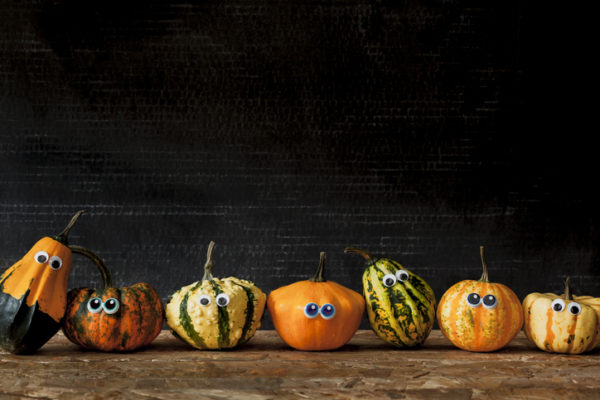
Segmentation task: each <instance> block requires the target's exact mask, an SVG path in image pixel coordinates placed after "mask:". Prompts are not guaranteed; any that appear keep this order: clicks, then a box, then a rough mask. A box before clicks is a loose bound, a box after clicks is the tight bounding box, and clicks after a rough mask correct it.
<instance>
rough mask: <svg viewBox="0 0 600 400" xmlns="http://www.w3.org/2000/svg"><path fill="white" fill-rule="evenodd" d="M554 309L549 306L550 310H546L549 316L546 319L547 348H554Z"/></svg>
mask: <svg viewBox="0 0 600 400" xmlns="http://www.w3.org/2000/svg"><path fill="white" fill-rule="evenodd" d="M553 314H554V311H553V310H552V308H548V311H547V312H546V316H547V317H548V319H547V320H546V342H545V344H546V348H547V349H548V350H550V351H551V350H552V344H553V342H554V331H553V330H552V317H553Z"/></svg>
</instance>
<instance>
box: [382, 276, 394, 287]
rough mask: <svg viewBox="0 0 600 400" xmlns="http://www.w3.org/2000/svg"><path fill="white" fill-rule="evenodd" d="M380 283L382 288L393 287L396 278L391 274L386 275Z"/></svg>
mask: <svg viewBox="0 0 600 400" xmlns="http://www.w3.org/2000/svg"><path fill="white" fill-rule="evenodd" d="M381 282H383V286H385V287H390V286H394V285H395V284H396V277H395V276H394V275H392V274H387V275H385V276H384V277H383V279H382V280H381Z"/></svg>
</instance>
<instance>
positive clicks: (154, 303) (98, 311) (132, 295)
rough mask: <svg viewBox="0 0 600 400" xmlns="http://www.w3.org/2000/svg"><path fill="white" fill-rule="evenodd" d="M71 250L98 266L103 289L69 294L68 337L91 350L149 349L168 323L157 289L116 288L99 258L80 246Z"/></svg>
mask: <svg viewBox="0 0 600 400" xmlns="http://www.w3.org/2000/svg"><path fill="white" fill-rule="evenodd" d="M70 248H71V250H72V251H73V253H79V254H83V255H85V256H87V257H88V258H90V259H91V260H92V261H93V262H94V263H95V264H96V265H97V266H98V268H99V269H100V272H101V274H102V277H103V280H104V288H103V289H101V290H94V289H90V288H77V289H73V290H71V291H70V292H69V293H68V295H67V310H66V312H65V319H64V322H63V332H64V333H65V336H66V337H67V338H68V339H69V340H70V341H71V342H73V343H75V344H78V345H80V346H81V347H84V348H86V349H90V350H100V351H133V350H137V349H139V348H141V347H145V346H147V345H149V344H150V343H151V342H152V341H153V340H154V339H155V338H156V336H158V334H159V333H160V331H161V329H162V327H163V323H164V319H165V316H164V315H165V312H164V307H163V304H162V301H161V299H160V295H159V294H158V292H157V291H156V289H154V288H153V287H152V286H151V285H149V284H147V283H136V284H135V285H132V286H128V287H121V288H116V287H113V285H112V280H111V276H110V272H109V270H108V268H107V267H106V265H105V264H104V262H103V261H102V260H101V259H100V257H98V256H97V255H96V254H94V253H93V252H91V251H89V250H86V249H83V248H81V247H79V246H71V247H70Z"/></svg>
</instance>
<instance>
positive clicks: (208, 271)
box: [202, 240, 215, 281]
mask: <svg viewBox="0 0 600 400" xmlns="http://www.w3.org/2000/svg"><path fill="white" fill-rule="evenodd" d="M214 248H215V242H213V241H212V240H211V241H210V243H209V244H208V251H207V252H206V264H204V276H203V277H202V280H203V281H210V280H211V279H215V278H214V277H213V275H212V268H213V260H212V252H213V249H214Z"/></svg>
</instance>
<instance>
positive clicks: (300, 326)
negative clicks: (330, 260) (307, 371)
mask: <svg viewBox="0 0 600 400" xmlns="http://www.w3.org/2000/svg"><path fill="white" fill-rule="evenodd" d="M324 268H325V253H323V252H322V253H321V256H320V262H319V267H318V269H317V272H316V274H315V276H314V277H313V278H311V279H309V280H305V281H300V282H295V283H292V284H290V285H287V286H283V287H280V288H279V289H276V290H273V291H272V292H271V293H270V294H269V297H268V299H267V308H268V309H269V313H270V314H271V319H272V320H273V324H274V325H275V329H276V330H277V333H279V336H281V338H282V339H283V341H284V342H286V343H287V344H288V345H289V346H291V347H293V348H295V349H298V350H309V351H312V350H333V349H337V348H339V347H341V346H343V345H344V344H346V342H348V340H350V339H351V338H352V336H353V335H354V333H355V332H356V330H357V329H358V327H359V325H360V321H361V318H362V315H363V312H364V310H365V300H364V298H363V296H361V295H360V294H359V293H357V292H355V291H354V290H352V289H349V288H347V287H345V286H342V285H340V284H339V283H336V282H333V281H328V280H326V279H325V276H324Z"/></svg>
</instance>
